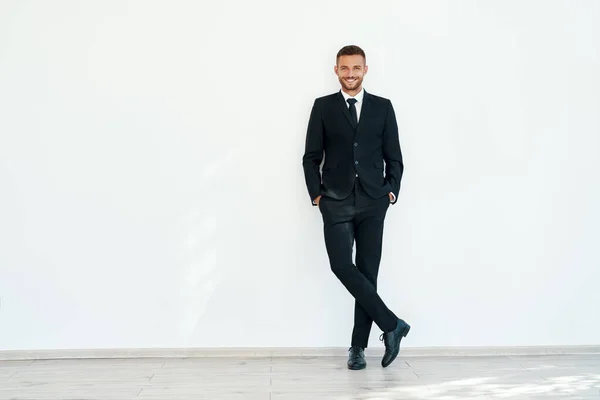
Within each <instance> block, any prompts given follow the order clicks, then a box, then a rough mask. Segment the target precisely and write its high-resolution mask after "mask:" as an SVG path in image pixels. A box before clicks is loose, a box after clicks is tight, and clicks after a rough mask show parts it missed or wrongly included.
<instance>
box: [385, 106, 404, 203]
mask: <svg viewBox="0 0 600 400" xmlns="http://www.w3.org/2000/svg"><path fill="white" fill-rule="evenodd" d="M383 159H384V160H385V164H386V166H385V179H386V181H387V182H388V183H389V184H390V187H391V188H392V194H393V195H394V196H395V198H396V199H398V193H399V192H400V181H401V180H402V174H403V173H404V163H403V160H402V151H401V149H400V138H399V135H398V123H397V122H396V114H395V112H394V107H393V106H392V102H391V101H389V100H388V108H387V115H386V119H385V126H384V129H383Z"/></svg>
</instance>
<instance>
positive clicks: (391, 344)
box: [379, 319, 410, 368]
mask: <svg viewBox="0 0 600 400" xmlns="http://www.w3.org/2000/svg"><path fill="white" fill-rule="evenodd" d="M408 331H410V325H409V324H407V323H406V322H404V321H403V320H401V319H398V324H397V325H396V329H394V330H393V331H391V332H387V333H382V334H381V336H380V337H379V340H382V341H383V343H384V344H385V353H384V354H383V358H382V359H381V366H382V367H384V368H385V367H387V366H388V365H390V364H391V363H392V361H394V360H395V359H396V357H397V356H398V354H399V353H400V342H401V341H402V338H403V337H406V335H408Z"/></svg>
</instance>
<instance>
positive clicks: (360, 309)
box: [302, 46, 410, 369]
mask: <svg viewBox="0 0 600 400" xmlns="http://www.w3.org/2000/svg"><path fill="white" fill-rule="evenodd" d="M367 70H368V66H367V65H366V57H365V53H364V51H363V50H362V49H361V48H360V47H358V46H346V47H343V48H342V49H341V50H340V51H339V52H338V54H337V60H336V65H335V67H334V71H335V73H336V75H337V76H338V79H339V81H340V84H341V90H340V91H339V92H336V93H334V94H331V95H328V96H324V97H320V98H317V99H316V100H315V102H314V104H313V107H312V111H311V114H310V120H309V123H308V129H307V134H306V144H305V153H304V156H303V159H302V164H303V168H304V175H305V180H306V186H307V189H308V193H309V195H310V200H311V201H312V204H313V205H314V206H316V207H318V208H319V209H320V211H321V214H322V217H323V225H324V236H325V247H326V249H327V255H328V257H329V263H330V266H331V270H332V271H333V273H334V274H335V275H336V277H337V278H338V279H339V280H340V281H341V283H342V284H343V285H344V286H345V287H346V289H347V290H348V291H349V292H350V294H351V295H352V296H353V297H354V299H355V306H354V307H355V308H354V329H353V332H352V341H351V347H350V349H349V357H348V368H350V369H363V368H365V367H366V361H365V357H364V349H366V348H367V344H368V343H367V342H368V338H369V333H370V331H371V326H372V324H373V322H375V324H377V326H378V327H379V328H380V329H381V330H382V332H383V333H382V335H381V336H380V340H382V341H383V342H384V344H385V353H384V355H383V359H382V360H381V365H382V366H383V367H387V366H388V365H390V364H391V363H392V361H394V359H395V358H396V356H397V355H398V353H399V351H400V341H401V340H402V338H403V337H405V336H406V335H407V334H408V331H409V330H410V326H409V325H408V324H407V323H406V322H404V321H403V320H402V319H399V318H398V317H397V316H396V315H395V314H394V313H393V312H392V311H390V310H389V309H388V308H387V306H386V305H385V303H384V302H383V300H382V299H381V298H380V297H379V295H378V293H377V274H378V271H379V262H380V259H381V250H382V239H383V225H384V219H385V215H386V212H387V209H388V207H389V206H390V204H394V203H395V202H396V198H397V197H398V192H399V190H400V180H401V178H402V173H403V170H404V165H403V162H402V153H401V151H400V142H399V138H398V126H397V123H396V117H395V114H394V109H393V108H392V104H391V102H390V101H389V100H388V99H384V98H382V97H378V96H375V95H372V94H370V93H367V92H366V91H365V90H364V89H363V87H362V82H363V78H364V76H365V75H366V73H367ZM323 156H325V163H324V165H323V170H322V174H321V173H320V171H319V167H320V165H321V162H322V160H323ZM384 161H385V168H384ZM354 242H356V265H355V264H354V263H353V261H352V251H353V246H354Z"/></svg>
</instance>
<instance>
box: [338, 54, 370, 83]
mask: <svg viewBox="0 0 600 400" xmlns="http://www.w3.org/2000/svg"><path fill="white" fill-rule="evenodd" d="M367 70H368V67H367V66H366V65H365V60H364V58H362V56H361V55H358V54H357V55H353V56H341V57H340V58H339V60H338V63H337V65H336V66H335V73H336V75H337V76H338V79H339V81H340V83H341V84H342V86H343V87H344V89H346V90H347V91H360V88H361V85H362V81H363V77H364V76H365V75H366V73H367Z"/></svg>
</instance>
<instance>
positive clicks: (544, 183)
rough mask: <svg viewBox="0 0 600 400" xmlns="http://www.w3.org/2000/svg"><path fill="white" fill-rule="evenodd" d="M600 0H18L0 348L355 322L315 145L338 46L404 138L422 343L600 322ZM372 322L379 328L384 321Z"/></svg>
mask: <svg viewBox="0 0 600 400" xmlns="http://www.w3.org/2000/svg"><path fill="white" fill-rule="evenodd" d="M598 20H600V2H598V1H593V0H590V1H583V0H580V1H567V0H564V1H556V0H552V1H550V0H539V1H517V0H513V1H478V0H477V1H475V0H472V1H466V0H465V1H435V2H432V1H418V2H417V1H378V2H364V1H346V2H339V1H323V0H318V1H317V0H312V1H300V2H285V1H275V0H262V1H252V2H251V1H245V0H244V1H243V0H235V1H228V2H216V1H215V2H196V1H178V2H166V1H141V0H140V1H122V0H119V1H116V0H112V1H104V0H103V1H97V2H79V1H66V0H61V1H53V2H45V1H23V0H11V1H6V0H5V1H2V2H0V297H1V303H0V349H61V348H117V347H119V348H122V347H123V348H127V347H185V346H190V347H212V346H236V347H243V346H294V347H296V346H347V345H349V343H350V333H351V327H352V314H353V299H352V298H351V297H350V295H349V294H347V292H346V291H345V289H344V288H343V287H342V285H341V284H340V283H339V282H338V281H337V280H336V278H335V276H334V275H333V274H332V273H331V271H330V270H329V265H328V261H327V257H326V253H325V247H324V243H323V236H322V222H321V217H320V214H319V211H318V209H317V208H313V207H312V206H311V205H310V202H309V199H308V194H307V192H306V188H305V184H304V176H303V172H302V167H301V157H302V153H303V150H304V138H305V132H306V125H307V121H308V116H309V113H310V107H311V106H312V102H313V100H314V98H315V97H318V96H322V95H325V94H329V93H333V92H334V91H336V90H338V88H339V85H338V82H337V80H336V77H335V75H334V73H333V66H334V62H335V54H336V53H337V51H338V50H339V49H340V48H341V47H342V46H344V45H346V44H358V45H360V46H362V47H363V48H364V49H365V51H366V53H367V63H368V65H369V66H370V70H369V74H368V75H367V77H366V79H365V88H366V90H367V91H370V92H371V93H374V94H378V95H381V96H384V97H388V98H390V99H391V100H392V102H393V104H394V107H395V109H396V113H397V118H398V124H399V129H400V140H401V144H402V149H403V153H404V157H405V168H406V169H405V175H404V179H403V183H402V189H401V192H400V198H399V202H398V204H397V205H395V206H393V207H391V208H390V211H389V214H388V218H387V220H386V230H385V244H384V245H385V247H384V256H383V260H382V264H381V273H380V280H379V282H380V283H379V290H380V293H381V295H382V297H383V298H384V300H385V301H386V302H387V303H388V305H389V306H390V307H391V308H392V309H393V310H394V311H395V312H396V313H397V314H398V315H399V316H401V317H403V318H405V319H406V320H407V321H408V322H409V323H411V324H412V326H413V330H412V331H411V335H410V336H409V338H408V339H407V340H406V342H403V343H405V346H407V347H408V346H411V347H412V346H480V345H489V346H497V345H553V344H558V345H569V344H597V343H598V341H599V338H600V313H599V312H598V306H599V305H600V290H599V289H598V288H599V287H600V285H599V283H600V272H599V267H600V255H599V250H598V243H599V242H600V240H599V237H600V207H599V204H600V179H599V171H600V159H599V157H598V151H599V150H600V146H599V145H600V73H599V71H600V26H599V25H598V24H597V21H598ZM378 335H379V332H378V330H377V327H376V326H374V329H373V333H372V341H371V343H370V344H371V346H379V345H380V343H379V342H378V341H377V340H376V338H377V336H378Z"/></svg>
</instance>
